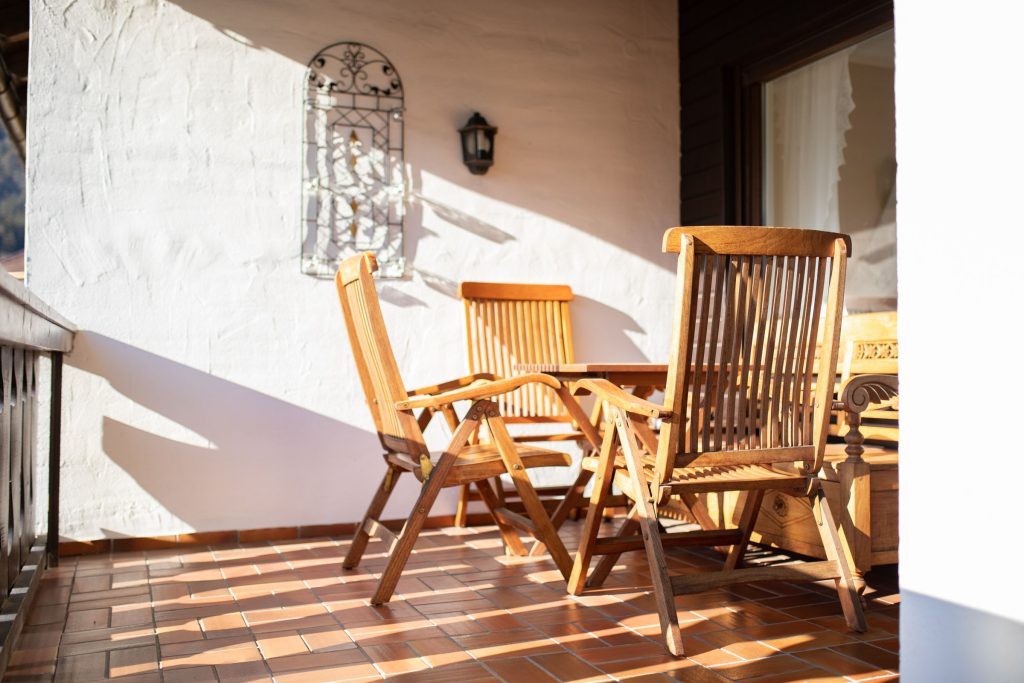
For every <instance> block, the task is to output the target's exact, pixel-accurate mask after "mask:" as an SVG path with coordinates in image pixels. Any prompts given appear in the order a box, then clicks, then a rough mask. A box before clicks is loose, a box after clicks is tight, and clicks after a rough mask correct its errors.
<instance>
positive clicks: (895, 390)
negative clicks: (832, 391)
mask: <svg viewBox="0 0 1024 683" xmlns="http://www.w3.org/2000/svg"><path fill="white" fill-rule="evenodd" d="M899 382H900V380H899V376H897V375H857V376H856V377H853V378H851V379H849V380H847V381H846V383H845V384H843V386H842V387H841V388H840V390H839V400H838V401H836V402H835V403H833V404H832V408H833V410H845V411H846V412H847V413H857V414H859V413H863V412H864V411H865V410H867V409H868V406H870V405H871V404H872V403H883V402H885V401H888V400H889V399H893V398H896V397H897V396H899V393H900V384H899Z"/></svg>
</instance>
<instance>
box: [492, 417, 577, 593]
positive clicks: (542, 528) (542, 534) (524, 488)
mask: <svg viewBox="0 0 1024 683" xmlns="http://www.w3.org/2000/svg"><path fill="white" fill-rule="evenodd" d="M486 415H487V428H488V429H489V430H490V432H491V435H492V436H493V437H494V445H495V446H497V447H498V452H499V453H500V454H501V459H502V460H503V461H504V463H505V468H506V470H507V471H508V473H509V475H510V476H511V477H512V483H513V484H515V487H516V491H517V492H518V493H519V499H520V500H522V502H523V507H524V508H525V509H526V514H527V516H528V517H529V518H530V520H531V521H532V522H533V526H534V530H535V531H536V536H537V540H539V541H541V542H542V543H544V545H546V546H547V547H548V552H549V553H550V554H551V559H552V560H554V561H555V566H557V567H558V571H560V572H561V573H562V576H563V577H564V578H565V579H566V580H568V579H569V572H570V571H571V570H572V559H570V557H569V553H568V552H567V551H566V550H565V544H563V543H562V539H560V538H559V537H558V532H557V531H555V527H553V526H552V525H551V518H550V517H548V512H547V510H545V509H544V504H543V503H541V502H540V498H539V497H538V496H537V491H536V490H535V489H534V488H533V482H531V481H530V475H529V474H528V473H527V471H526V468H525V467H524V466H523V462H522V460H521V459H520V458H519V452H518V451H517V450H516V444H515V441H513V440H512V437H511V436H510V435H509V433H508V430H507V429H506V428H505V423H504V422H503V421H502V419H501V417H500V416H499V415H498V409H497V408H496V407H492V408H488V409H487V413H486Z"/></svg>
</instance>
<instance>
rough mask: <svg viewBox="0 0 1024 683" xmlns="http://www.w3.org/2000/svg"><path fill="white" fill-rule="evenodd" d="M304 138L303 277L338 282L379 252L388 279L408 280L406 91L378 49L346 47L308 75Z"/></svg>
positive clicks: (329, 50)
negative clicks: (350, 261) (363, 255)
mask: <svg viewBox="0 0 1024 683" xmlns="http://www.w3.org/2000/svg"><path fill="white" fill-rule="evenodd" d="M306 75H307V83H306V95H305V105H306V106H305V115H306V125H305V129H304V134H303V143H304V144H303V154H304V158H303V166H302V168H303V171H302V173H303V175H302V214H303V215H302V272H303V273H308V274H309V275H315V276H317V277H334V273H335V272H336V271H337V268H338V264H339V263H340V262H341V261H342V260H343V259H345V258H346V257H348V256H351V255H352V254H355V253H359V252H363V251H372V252H373V253H374V254H375V255H376V256H377V263H378V264H379V265H380V270H379V271H378V272H379V275H380V277H401V276H402V275H403V273H404V271H405V259H404V258H403V257H402V221H403V218H404V215H405V176H404V154H403V148H404V146H405V139H404V132H405V131H404V125H403V121H402V112H403V111H404V90H403V89H402V80H401V78H399V76H398V71H397V70H396V69H395V67H394V66H393V65H392V64H391V62H390V61H388V59H387V58H386V57H385V56H384V55H382V54H381V53H380V52H378V51H377V50H375V49H373V48H372V47H370V46H368V45H363V44H362V43H353V42H342V43H335V44H334V45H329V46H328V47H325V48H324V49H322V50H320V52H318V53H317V55H316V56H315V57H314V58H313V59H312V60H311V61H310V63H309V70H308V71H307V74H306Z"/></svg>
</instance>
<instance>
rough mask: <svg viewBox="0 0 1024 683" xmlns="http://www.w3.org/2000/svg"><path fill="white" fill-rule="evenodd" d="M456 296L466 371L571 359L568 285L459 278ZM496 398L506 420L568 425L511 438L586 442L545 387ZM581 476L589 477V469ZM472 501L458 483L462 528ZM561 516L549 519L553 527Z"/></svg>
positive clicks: (502, 373)
mask: <svg viewBox="0 0 1024 683" xmlns="http://www.w3.org/2000/svg"><path fill="white" fill-rule="evenodd" d="M459 297H460V298H461V299H462V302H463V306H464V309H465V314H466V352H467V353H466V357H467V358H468V361H469V372H470V373H486V374H489V375H492V376H495V377H511V376H512V375H513V374H515V370H514V368H515V366H516V365H522V364H528V363H535V364H541V363H572V362H573V360H574V359H573V344H572V322H571V318H570V315H569V302H570V301H572V289H571V288H570V287H569V286H567V285H538V284H521V283H505V282H463V283H461V284H460V285H459ZM496 402H497V403H498V406H499V408H500V409H501V413H502V416H503V419H504V421H505V423H506V424H533V425H539V424H561V425H565V426H567V427H569V430H568V431H557V432H548V433H537V434H530V433H525V434H524V433H515V432H513V436H512V438H513V439H514V440H515V441H517V442H521V443H543V442H553V441H576V442H579V443H581V444H583V443H585V442H586V437H585V436H584V434H583V432H581V431H580V430H579V429H578V428H577V427H576V426H575V424H574V423H575V422H576V420H575V419H574V418H573V416H571V415H570V414H569V413H568V411H567V410H566V407H565V404H564V403H563V402H562V401H561V400H560V399H559V397H558V396H557V392H556V391H554V390H552V389H551V388H550V387H547V386H544V385H542V384H529V385H526V386H523V387H521V388H519V389H516V390H515V391H511V392H509V393H507V394H504V395H503V396H500V397H496ZM573 405H575V404H573ZM586 476H587V477H588V478H589V476H590V473H587V475H586ZM584 483H585V482H584ZM495 489H496V492H497V494H498V497H499V499H500V500H504V499H505V493H506V492H505V491H504V490H503V488H502V485H501V482H500V480H496V481H495ZM570 490H573V489H570ZM564 492H565V487H550V488H543V489H538V493H540V494H541V495H542V496H543V495H545V494H557V495H558V497H559V498H561V497H562V496H563V495H564ZM511 493H512V495H514V492H511ZM477 499H479V495H477V496H474V495H473V493H472V492H471V490H470V487H469V486H468V485H466V486H463V487H462V490H461V491H460V494H459V505H458V507H457V508H456V512H455V524H456V526H465V524H466V516H467V509H468V507H469V502H470V501H471V500H477ZM565 513H566V514H567V513H568V510H566V511H565ZM564 516H565V515H562V519H558V520H555V521H554V524H555V528H556V529H557V528H558V527H559V526H561V523H562V521H563V520H564Z"/></svg>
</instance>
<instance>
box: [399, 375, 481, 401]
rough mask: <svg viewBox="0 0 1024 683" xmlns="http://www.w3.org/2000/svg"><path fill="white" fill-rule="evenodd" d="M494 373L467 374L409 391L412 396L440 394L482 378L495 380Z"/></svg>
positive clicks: (466, 385)
mask: <svg viewBox="0 0 1024 683" xmlns="http://www.w3.org/2000/svg"><path fill="white" fill-rule="evenodd" d="M493 379H494V375H492V374H491V373H489V372H477V373H475V374H472V375H466V376H465V377H460V378H458V379H453V380H451V381H448V382H441V383H440V384H433V385H431V386H428V387H420V388H419V389H412V390H410V391H409V392H407V393H408V394H409V395H410V396H424V395H427V394H440V393H441V392H443V391H451V390H452V389H461V388H462V387H468V386H470V385H472V384H474V383H475V382H479V381H481V380H488V381H489V380H493Z"/></svg>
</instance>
